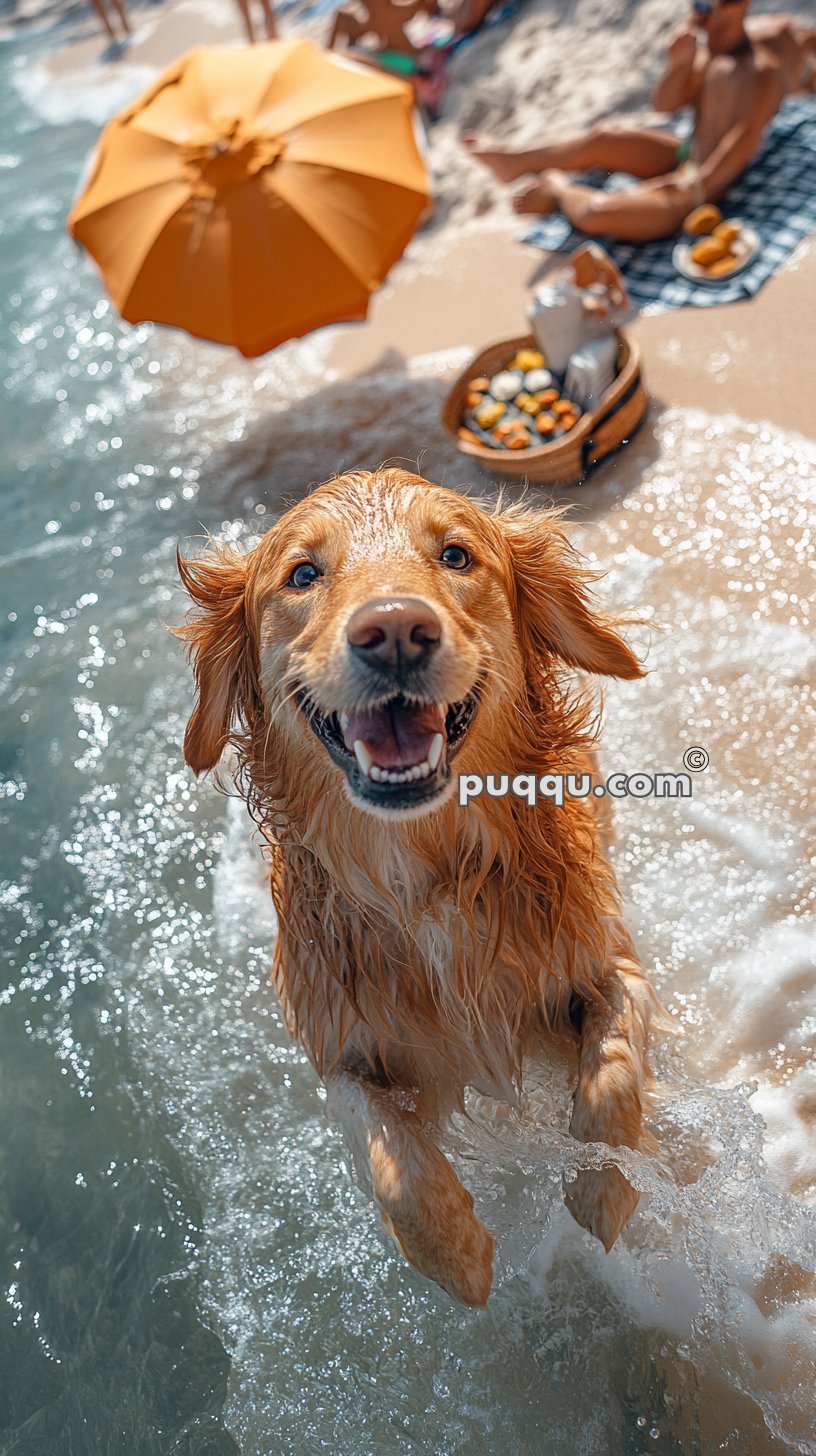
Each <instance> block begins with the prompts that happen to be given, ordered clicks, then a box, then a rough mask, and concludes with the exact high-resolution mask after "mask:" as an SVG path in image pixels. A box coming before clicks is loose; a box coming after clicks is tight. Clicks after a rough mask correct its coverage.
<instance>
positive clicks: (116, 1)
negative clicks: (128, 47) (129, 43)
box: [112, 0, 131, 35]
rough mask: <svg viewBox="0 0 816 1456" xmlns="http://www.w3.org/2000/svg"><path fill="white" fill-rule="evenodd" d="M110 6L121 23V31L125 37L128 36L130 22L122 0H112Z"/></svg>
mask: <svg viewBox="0 0 816 1456" xmlns="http://www.w3.org/2000/svg"><path fill="white" fill-rule="evenodd" d="M112 4H113V7H114V9H115V11H116V13H117V15H118V16H119V19H120V21H121V23H122V29H123V31H124V32H125V35H130V33H131V32H130V22H129V21H128V18H127V11H126V10H125V6H124V0H112Z"/></svg>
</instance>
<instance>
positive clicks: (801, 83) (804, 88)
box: [793, 26, 816, 96]
mask: <svg viewBox="0 0 816 1456" xmlns="http://www.w3.org/2000/svg"><path fill="white" fill-rule="evenodd" d="M795 35H796V40H797V42H798V45H799V52H800V56H801V69H800V72H799V77H798V83H797V85H796V86H795V87H794V88H793V89H794V91H798V92H799V93H800V94H801V93H802V92H804V94H805V95H806V96H812V95H813V93H814V91H816V30H805V29H804V28H803V27H801V26H797V27H796V31H795Z"/></svg>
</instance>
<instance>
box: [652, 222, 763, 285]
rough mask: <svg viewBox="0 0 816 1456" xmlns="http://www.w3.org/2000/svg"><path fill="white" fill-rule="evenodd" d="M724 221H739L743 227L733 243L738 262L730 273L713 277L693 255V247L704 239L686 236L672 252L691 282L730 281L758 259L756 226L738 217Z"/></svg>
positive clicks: (714, 282) (680, 268) (713, 283)
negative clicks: (688, 239)
mask: <svg viewBox="0 0 816 1456" xmlns="http://www.w3.org/2000/svg"><path fill="white" fill-rule="evenodd" d="M723 221H725V222H733V223H738V224H739V226H740V228H741V232H740V235H739V237H738V238H737V239H736V242H735V243H734V244H733V248H734V256H735V257H736V259H737V262H736V263H735V264H734V267H733V268H732V269H731V271H730V273H721V274H720V275H719V277H717V276H716V274H715V275H714V277H712V275H711V274H710V273H707V272H706V270H705V268H701V267H700V264H699V263H695V262H694V261H693V259H692V257H691V250H692V248H694V247H696V245H697V243H702V242H703V241H704V239H703V238H702V237H699V238H694V239H693V240H692V241H690V242H687V241H686V239H685V238H684V239H682V241H681V242H679V243H677V244H676V246H675V249H674V252H673V253H672V262H673V263H674V266H675V268H676V269H677V271H678V273H682V275H683V277H684V278H688V279H689V281H690V282H691V283H710V284H712V285H714V286H716V285H717V284H723V283H730V282H731V279H732V278H736V277H737V274H738V273H742V272H743V270H744V269H745V268H749V267H750V265H751V264H752V263H753V262H754V260H755V259H756V256H757V253H758V252H759V249H760V246H761V244H760V237H759V233H758V232H756V231H755V229H754V228H752V227H749V226H748V224H747V223H741V222H740V220H739V218H738V217H729V218H724V219H723Z"/></svg>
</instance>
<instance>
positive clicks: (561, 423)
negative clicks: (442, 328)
mask: <svg viewBox="0 0 816 1456" xmlns="http://www.w3.org/2000/svg"><path fill="white" fill-rule="evenodd" d="M563 387H564V378H563V375H560V374H554V373H553V371H552V370H551V369H547V368H546V361H545V358H544V355H543V354H542V353H541V351H540V350H537V349H519V350H518V351H517V352H516V353H515V354H514V355H513V356H512V357H511V358H510V359H509V360H508V362H507V365H506V366H505V367H504V368H502V369H497V370H496V371H495V373H493V374H492V375H490V376H488V375H486V374H484V375H478V376H476V377H474V378H473V379H471V380H469V381H468V384H467V386H466V388H465V391H464V395H463V403H462V414H461V420H460V427H459V430H458V435H459V439H460V440H462V441H465V442H467V443H468V444H471V445H473V444H477V445H487V446H488V447H489V448H490V449H491V450H530V449H535V448H540V447H541V446H542V445H550V444H552V443H553V442H554V441H556V440H560V439H562V438H563V437H564V436H565V435H567V434H569V432H570V430H572V429H574V428H575V426H576V425H577V423H578V421H579V419H580V418H581V415H582V414H583V410H582V409H581V407H580V405H578V404H576V403H575V402H574V401H573V400H572V399H564V398H562V395H561V390H562V389H563Z"/></svg>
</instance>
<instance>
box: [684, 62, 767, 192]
mask: <svg viewBox="0 0 816 1456" xmlns="http://www.w3.org/2000/svg"><path fill="white" fill-rule="evenodd" d="M776 100H777V91H776V87H775V85H774V83H773V81H772V79H771V78H770V77H769V78H767V79H766V81H765V83H764V85H763V88H762V91H761V92H760V94H759V95H758V96H757V98H756V101H755V104H754V106H753V108H752V114H751V115H750V116H748V117H746V119H745V120H743V121H738V122H737V123H736V125H734V126H732V128H731V130H730V131H728V132H726V134H725V136H724V137H723V139H722V141H721V142H720V143H719V144H718V145H717V146H716V147H715V148H714V150H713V152H712V153H711V154H710V156H708V157H706V159H705V161H704V162H703V163H701V165H700V168H699V174H700V182H701V183H702V187H703V191H704V195H705V197H706V198H707V200H708V201H712V200H716V199H717V198H718V197H722V195H723V193H724V192H727V190H728V188H729V187H730V186H731V183H732V182H735V181H736V179H737V178H738V177H739V176H740V175H741V173H742V172H744V171H745V168H746V167H747V166H748V164H749V162H752V161H753V159H754V157H755V156H756V154H757V152H758V150H759V144H760V142H761V141H762V134H763V132H764V130H765V128H766V126H767V125H768V122H769V121H770V119H771V117H772V116H773V115H774V112H775V110H776Z"/></svg>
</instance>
